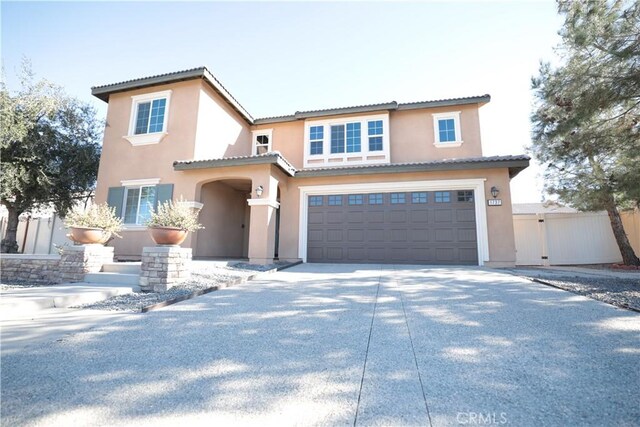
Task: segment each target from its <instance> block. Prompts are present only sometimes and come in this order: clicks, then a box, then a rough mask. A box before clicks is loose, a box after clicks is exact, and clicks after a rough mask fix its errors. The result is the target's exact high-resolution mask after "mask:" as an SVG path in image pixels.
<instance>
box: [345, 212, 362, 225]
mask: <svg viewBox="0 0 640 427" xmlns="http://www.w3.org/2000/svg"><path fill="white" fill-rule="evenodd" d="M363 220H364V212H362V211H356V212H348V213H347V222H348V223H349V224H362V221H363Z"/></svg>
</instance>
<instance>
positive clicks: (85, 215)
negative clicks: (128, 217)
mask: <svg viewBox="0 0 640 427" xmlns="http://www.w3.org/2000/svg"><path fill="white" fill-rule="evenodd" d="M64 225H65V226H66V227H88V228H100V229H102V230H104V231H108V232H110V233H111V234H112V235H114V236H117V237H122V236H120V235H119V234H118V232H119V231H120V230H122V219H121V218H118V217H117V216H116V210H115V208H112V207H109V205H107V204H106V203H103V204H100V205H92V206H91V207H90V208H89V209H87V210H82V209H79V208H76V209H74V210H72V211H71V212H69V213H68V214H67V215H66V216H65V218H64Z"/></svg>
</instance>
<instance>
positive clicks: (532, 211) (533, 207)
mask: <svg viewBox="0 0 640 427" xmlns="http://www.w3.org/2000/svg"><path fill="white" fill-rule="evenodd" d="M512 210H513V214H514V215H536V214H559V213H576V212H579V211H578V210H577V209H574V208H570V207H569V206H562V205H561V204H559V203H556V202H554V201H547V202H544V203H514V204H513V205H512Z"/></svg>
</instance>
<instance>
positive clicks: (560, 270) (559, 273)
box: [506, 266, 640, 283]
mask: <svg viewBox="0 0 640 427" xmlns="http://www.w3.org/2000/svg"><path fill="white" fill-rule="evenodd" d="M506 270H508V271H511V272H513V273H515V274H518V275H526V276H531V277H571V276H573V277H607V278H618V279H637V280H638V282H639V283H640V271H628V270H619V271H614V270H605V269H602V270H600V269H596V268H587V267H576V266H550V267H516V268H509V269H506Z"/></svg>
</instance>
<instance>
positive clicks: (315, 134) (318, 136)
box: [309, 126, 324, 155]
mask: <svg viewBox="0 0 640 427" xmlns="http://www.w3.org/2000/svg"><path fill="white" fill-rule="evenodd" d="M323 146H324V127H323V126H311V127H310V128H309V154H312V155H316V154H322V148H323Z"/></svg>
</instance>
